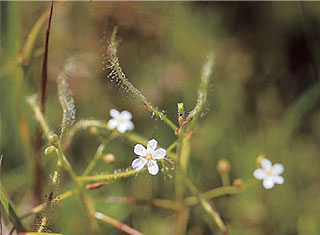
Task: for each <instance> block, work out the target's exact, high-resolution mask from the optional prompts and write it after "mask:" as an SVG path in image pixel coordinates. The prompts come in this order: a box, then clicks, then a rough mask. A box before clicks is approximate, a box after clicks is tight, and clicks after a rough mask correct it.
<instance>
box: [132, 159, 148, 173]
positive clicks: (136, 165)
mask: <svg viewBox="0 0 320 235" xmlns="http://www.w3.org/2000/svg"><path fill="white" fill-rule="evenodd" d="M147 162H148V160H147V159H145V158H143V157H139V158H136V159H134V160H133V161H132V163H131V166H132V168H133V169H134V170H136V171H140V170H141V169H142V168H143V167H144V166H145V165H146V164H147Z"/></svg>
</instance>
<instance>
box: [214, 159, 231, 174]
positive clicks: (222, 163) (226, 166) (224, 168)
mask: <svg viewBox="0 0 320 235" xmlns="http://www.w3.org/2000/svg"><path fill="white" fill-rule="evenodd" d="M217 170H218V171H219V173H220V174H226V173H228V172H229V171H230V163H229V161H228V160H226V159H224V158H221V159H219V161H218V163H217Z"/></svg>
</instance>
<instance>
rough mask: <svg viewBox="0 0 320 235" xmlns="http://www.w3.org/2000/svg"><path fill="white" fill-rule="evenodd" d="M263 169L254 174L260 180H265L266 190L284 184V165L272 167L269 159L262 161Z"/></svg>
mask: <svg viewBox="0 0 320 235" xmlns="http://www.w3.org/2000/svg"><path fill="white" fill-rule="evenodd" d="M261 167H262V168H259V169H256V170H255V171H254V172H253V175H254V177H256V178H257V179H258V180H263V187H265V188H266V189H271V188H273V186H274V184H283V182H284V179H283V177H282V176H280V174H281V173H282V172H283V171H284V168H283V165H282V164H279V163H277V164H274V165H272V163H271V161H270V160H268V159H266V158H265V159H263V160H262V161H261Z"/></svg>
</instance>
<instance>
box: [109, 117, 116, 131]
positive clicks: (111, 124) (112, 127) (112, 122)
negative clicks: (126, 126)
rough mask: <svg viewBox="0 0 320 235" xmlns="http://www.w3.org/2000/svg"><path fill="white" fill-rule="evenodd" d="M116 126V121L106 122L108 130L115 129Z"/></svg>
mask: <svg viewBox="0 0 320 235" xmlns="http://www.w3.org/2000/svg"><path fill="white" fill-rule="evenodd" d="M117 126H118V122H117V121H116V120H114V119H110V120H109V121H108V127H109V128H110V129H114V128H116V127H117Z"/></svg>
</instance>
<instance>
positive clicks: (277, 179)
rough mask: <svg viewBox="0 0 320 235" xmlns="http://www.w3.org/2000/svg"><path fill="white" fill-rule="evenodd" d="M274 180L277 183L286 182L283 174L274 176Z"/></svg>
mask: <svg viewBox="0 0 320 235" xmlns="http://www.w3.org/2000/svg"><path fill="white" fill-rule="evenodd" d="M273 181H274V182H275V183H276V184H283V183H284V179H283V177H282V176H280V175H274V176H273Z"/></svg>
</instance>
